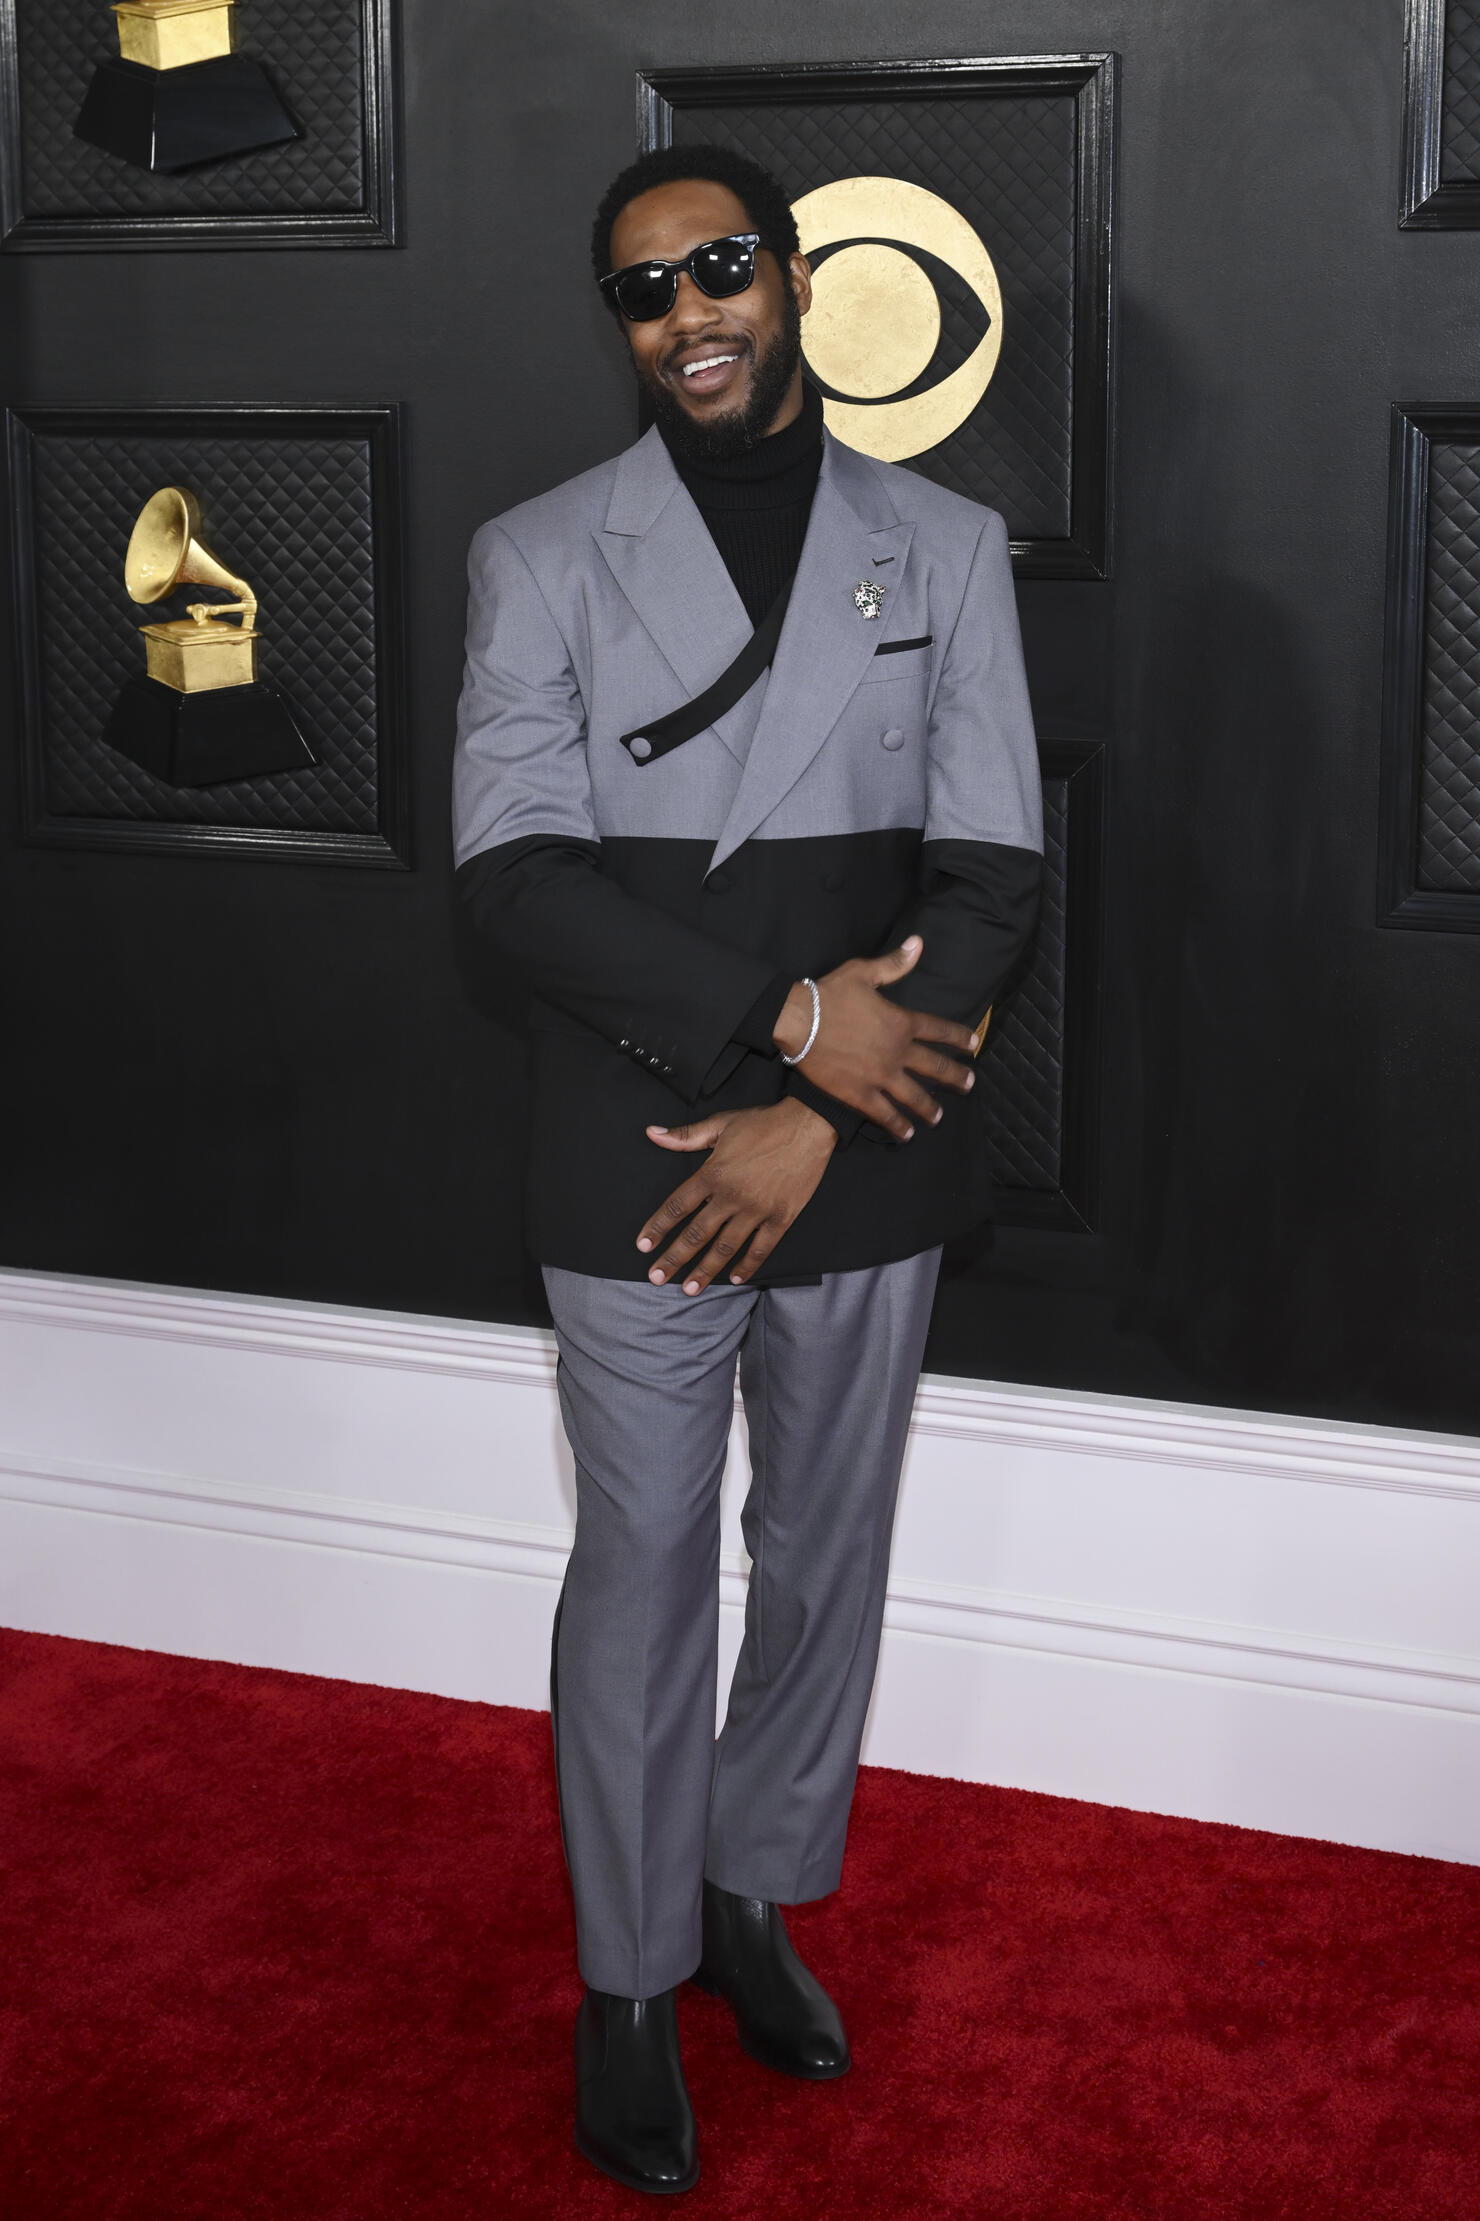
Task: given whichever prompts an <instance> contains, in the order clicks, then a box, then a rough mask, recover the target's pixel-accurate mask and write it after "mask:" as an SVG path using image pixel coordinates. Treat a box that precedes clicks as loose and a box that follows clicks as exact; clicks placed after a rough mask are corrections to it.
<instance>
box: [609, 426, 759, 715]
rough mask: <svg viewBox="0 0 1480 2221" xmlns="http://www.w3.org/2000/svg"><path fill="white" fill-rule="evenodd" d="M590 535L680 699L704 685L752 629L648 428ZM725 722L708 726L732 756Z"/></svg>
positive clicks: (701, 522)
mask: <svg viewBox="0 0 1480 2221" xmlns="http://www.w3.org/2000/svg"><path fill="white" fill-rule="evenodd" d="M596 541H597V545H598V546H599V547H600V549H601V552H602V555H603V556H604V557H605V559H606V563H607V567H608V569H609V570H610V571H611V574H612V576H613V578H614V579H615V580H616V582H617V584H618V585H619V586H620V587H621V589H622V592H623V593H624V594H625V595H626V597H627V599H628V601H629V602H630V603H631V604H632V607H633V609H634V610H635V612H636V614H637V616H638V617H639V619H640V620H641V622H642V624H643V627H644V629H645V630H646V631H647V632H648V633H649V634H650V636H651V638H652V639H653V641H654V642H655V644H656V646H657V647H658V649H659V651H660V653H661V654H662V656H663V658H664V660H665V661H666V662H667V663H668V664H670V665H671V666H672V669H673V671H674V674H675V676H676V677H677V678H678V680H679V682H680V683H681V685H682V686H683V688H684V689H685V698H686V699H689V698H692V696H694V695H695V694H698V693H701V692H702V691H703V689H704V688H705V687H707V686H710V685H712V684H713V682H714V680H715V679H717V678H718V677H719V675H720V673H721V671H723V670H725V669H727V668H728V666H729V665H730V664H731V663H732V662H733V661H734V659H735V657H736V656H737V655H738V654H739V653H740V650H741V649H742V648H743V647H744V645H745V643H746V641H747V640H748V639H749V638H750V635H751V633H752V631H753V630H754V627H753V626H752V624H751V622H750V619H749V618H748V617H747V616H746V614H745V605H744V603H743V602H742V601H741V599H740V596H739V595H738V594H737V593H736V591H735V588H734V585H733V583H732V581H731V578H730V574H729V572H728V571H727V570H726V569H725V564H724V558H723V557H722V556H721V554H720V552H719V550H718V548H717V547H716V546H715V544H714V542H713V540H712V539H711V538H710V535H709V529H708V527H707V525H706V524H705V522H704V519H703V518H702V517H701V516H700V514H699V512H698V510H697V509H696V508H695V506H694V503H693V501H692V500H691V498H690V496H689V493H688V490H687V488H686V487H685V486H684V483H683V481H682V479H681V478H680V477H679V475H678V472H677V471H676V470H675V469H674V467H673V463H672V461H671V459H670V457H669V454H668V450H667V449H666V448H665V447H664V445H663V443H662V441H661V439H660V438H659V436H658V434H657V432H656V431H652V432H649V433H648V434H647V435H646V437H645V438H643V439H641V440H639V441H638V443H637V445H636V446H635V447H630V448H628V450H627V452H626V454H625V455H623V456H622V458H621V461H620V463H619V464H618V468H617V481H616V485H615V486H614V488H613V490H612V498H611V502H610V504H609V506H608V509H607V515H606V522H605V524H604V525H603V527H602V529H601V530H600V531H599V532H598V533H597V534H596ZM660 707H661V708H666V709H672V708H675V707H677V705H676V704H674V703H666V704H663V705H658V704H655V705H654V707H653V711H652V714H653V716H655V717H656V716H657V715H659V713H660ZM737 707H738V705H737ZM730 714H733V713H730ZM728 723H729V717H728V716H727V717H724V718H721V719H720V721H719V724H718V725H717V726H716V727H715V730H716V731H717V732H718V733H719V735H720V738H721V739H722V740H723V741H724V742H725V744H726V746H727V747H729V748H730V749H731V753H732V754H735V755H736V756H743V750H741V749H739V748H737V747H735V746H734V744H733V743H732V741H731V739H730V737H729V734H728V733H727V732H726V729H725V728H726V726H727V724H728Z"/></svg>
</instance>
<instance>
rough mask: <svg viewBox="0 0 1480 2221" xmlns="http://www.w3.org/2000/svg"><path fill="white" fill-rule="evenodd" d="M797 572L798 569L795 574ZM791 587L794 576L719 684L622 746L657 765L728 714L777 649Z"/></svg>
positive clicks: (625, 737)
mask: <svg viewBox="0 0 1480 2221" xmlns="http://www.w3.org/2000/svg"><path fill="white" fill-rule="evenodd" d="M795 576H796V573H795V572H793V573H792V578H794V577H795ZM791 587H792V579H790V578H789V579H788V580H787V582H786V584H785V585H784V586H783V587H782V589H781V591H780V593H779V594H778V595H777V596H776V599H775V600H774V601H773V602H772V604H771V606H770V608H769V609H768V610H767V611H766V614H765V616H764V617H762V619H761V621H760V623H759V624H758V625H757V626H756V628H755V631H754V632H753V633H752V634H751V636H750V638H749V639H748V640H747V641H746V643H745V645H744V647H743V648H742V649H741V650H740V653H739V654H738V655H737V656H736V658H735V660H734V662H733V663H732V664H730V665H729V667H728V669H726V670H724V671H721V673H720V675H719V677H718V678H717V679H716V680H715V682H714V684H713V686H706V687H705V689H704V692H703V693H702V694H696V695H695V696H694V699H693V700H692V701H691V702H683V703H681V704H680V705H679V707H678V708H677V709H671V710H670V711H669V712H668V715H667V716H666V717H655V718H654V719H653V721H652V723H651V724H650V725H636V726H634V727H633V729H632V731H631V732H630V733H623V734H622V736H621V738H622V746H623V747H624V748H625V749H626V751H627V753H628V755H629V756H631V758H632V761H633V762H634V763H636V764H644V763H656V762H657V760H658V758H659V757H660V756H666V755H667V754H668V752H669V750H670V749H673V748H681V747H682V746H683V743H684V742H685V741H686V740H692V739H693V737H694V735H695V733H702V732H704V731H705V730H706V728H707V727H708V726H710V725H713V724H714V723H716V721H717V720H718V719H719V718H721V717H723V716H724V714H725V711H726V710H731V709H733V708H734V707H735V704H736V703H737V702H738V701H739V699H740V697H741V695H742V694H748V693H749V692H750V689H751V688H752V687H753V686H754V685H755V682H756V680H757V679H758V678H759V677H760V675H761V673H762V671H764V670H765V668H766V665H767V664H768V663H769V662H770V660H771V658H772V656H773V655H774V654H775V653H776V643H777V641H778V640H779V639H780V638H781V627H782V624H783V622H784V621H785V617H786V605H787V603H788V602H789V601H790V600H791Z"/></svg>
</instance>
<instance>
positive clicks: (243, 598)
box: [123, 486, 257, 626]
mask: <svg viewBox="0 0 1480 2221" xmlns="http://www.w3.org/2000/svg"><path fill="white" fill-rule="evenodd" d="M123 582H124V584H125V586H126V587H127V588H128V590H129V593H130V594H131V595H132V597H133V599H134V600H135V601H136V602H158V601H163V600H164V598H165V596H166V595H167V594H172V593H173V592H174V590H175V588H176V587H177V586H181V585H192V586H224V587H225V588H226V589H227V590H228V592H230V593H233V594H236V595H238V596H239V597H240V598H239V600H238V601H237V602H236V603H235V604H233V605H229V606H234V607H235V608H238V609H240V610H241V612H242V623H243V625H244V626H250V624H251V622H252V619H253V618H254V617H255V616H256V614H257V597H256V595H255V594H254V593H253V592H252V589H251V587H250V586H248V584H247V582H246V580H245V579H241V578H238V577H237V576H236V574H235V572H234V571H228V570H227V568H226V565H225V564H224V563H221V562H218V560H217V559H216V557H215V556H214V555H212V553H211V551H210V549H209V548H208V547H207V546H206V544H205V542H204V541H203V540H202V539H201V537H200V506H199V504H198V503H197V501H196V499H195V496H194V494H188V493H186V491H185V489H184V488H183V486H163V487H161V489H160V491H159V492H158V493H157V494H151V495H150V497H149V499H148V500H147V501H146V502H145V504H144V506H143V508H142V509H141V510H140V511H139V517H138V522H137V523H136V524H135V526H134V529H133V531H132V533H131V534H130V535H129V543H128V554H127V555H126V556H125V557H124V559H123ZM221 613H222V605H221V604H220V603H214V604H213V603H210V602H199V603H196V604H194V605H192V607H191V611H190V614H191V616H192V617H194V618H195V620H196V622H197V624H201V623H204V622H206V621H207V619H209V618H210V617H214V616H216V615H218V614H221Z"/></svg>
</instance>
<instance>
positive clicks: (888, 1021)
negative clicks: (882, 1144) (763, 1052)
mask: <svg viewBox="0 0 1480 2221" xmlns="http://www.w3.org/2000/svg"><path fill="white" fill-rule="evenodd" d="M924 946H925V944H924V942H923V941H922V940H921V938H920V936H919V934H918V933H912V934H911V935H910V937H909V939H908V940H906V941H904V942H902V943H901V944H900V946H899V947H898V948H897V949H891V950H890V951H889V953H888V955H887V956H854V957H850V958H849V960H848V962H847V963H846V964H840V965H839V966H838V968H837V970H836V971H835V972H829V973H828V974H827V975H826V977H825V978H823V979H820V980H819V981H818V982H817V991H818V993H819V995H820V996H821V998H822V1023H821V1025H820V1026H819V1027H818V1029H817V1039H816V1040H815V1041H814V1042H813V1044H812V1046H811V1048H810V1049H809V1050H808V1051H807V1054H806V1058H805V1060H804V1061H803V1063H802V1064H801V1066H800V1067H799V1069H800V1070H801V1071H803V1072H805V1073H806V1075H807V1077H808V1079H809V1080H811V1082H812V1084H813V1085H814V1087H820V1088H821V1089H822V1090H823V1092H824V1093H825V1094H828V1095H832V1096H834V1097H836V1099H837V1101H838V1102H840V1103H847V1104H848V1105H849V1106H850V1107H851V1108H852V1109H853V1110H856V1111H862V1113H863V1115H864V1116H865V1118H871V1119H872V1120H873V1121H874V1124H875V1125H876V1126H882V1127H883V1128H884V1130H885V1132H886V1133H890V1134H892V1135H893V1136H894V1138H895V1140H896V1141H908V1140H909V1139H910V1137H911V1135H912V1134H913V1133H914V1130H915V1129H914V1127H913V1125H912V1124H911V1123H910V1118H909V1117H908V1116H907V1115H906V1114H907V1113H913V1114H914V1116H915V1117H916V1118H921V1119H923V1120H924V1121H925V1123H926V1124H927V1125H930V1126H934V1125H938V1124H939V1122H940V1118H941V1107H940V1105H939V1103H937V1102H936V1100H935V1098H934V1097H933V1096H932V1095H930V1094H928V1093H927V1091H926V1090H925V1088H923V1087H922V1086H921V1085H920V1082H921V1081H922V1080H929V1081H930V1083H931V1085H932V1086H934V1087H946V1088H952V1089H954V1090H955V1092H956V1093H957V1094H958V1095H964V1094H966V1092H967V1091H968V1089H969V1088H970V1087H971V1085H972V1083H973V1081H974V1079H975V1077H976V1075H975V1073H974V1072H973V1071H972V1069H971V1066H970V1065H969V1064H966V1063H963V1062H962V1061H961V1059H963V1058H965V1057H971V1056H974V1055H975V1054H976V1050H977V1046H978V1040H977V1036H976V1035H975V1034H973V1032H972V1031H971V1028H970V1027H969V1026H961V1025H957V1024H956V1023H955V1021H954V1020H953V1019H950V1018H931V1017H927V1016H926V1014H925V1013H924V1012H923V1011H920V1010H903V1009H901V1008H900V1006H899V1004H898V1003H893V1002H888V1001H886V1000H885V998H884V996H883V995H881V994H880V992H879V990H880V988H881V987H890V986H892V985H893V984H894V982H895V981H896V980H899V979H903V978H904V977H905V975H906V973H907V972H910V971H913V969H914V967H915V965H916V964H918V963H919V961H920V954H921V951H922V950H923V948H924ZM811 1027H812V997H811V995H810V994H809V993H808V991H807V989H806V988H805V987H803V986H802V985H800V983H799V984H798V985H797V986H795V987H793V989H792V991H791V993H790V994H789V995H788V996H787V998H786V1001H785V1003H784V1004H783V1006H782V1011H781V1016H780V1017H779V1018H778V1019H777V1021H776V1026H775V1031H774V1034H773V1036H772V1038H773V1039H774V1041H775V1043H776V1046H777V1048H778V1049H780V1050H781V1051H782V1053H783V1054H784V1055H786V1056H795V1055H796V1052H797V1051H798V1049H800V1048H801V1046H802V1043H803V1042H804V1041H805V1040H806V1038H807V1035H808V1033H809V1032H810V1031H811ZM952 1052H954V1054H953V1053H952Z"/></svg>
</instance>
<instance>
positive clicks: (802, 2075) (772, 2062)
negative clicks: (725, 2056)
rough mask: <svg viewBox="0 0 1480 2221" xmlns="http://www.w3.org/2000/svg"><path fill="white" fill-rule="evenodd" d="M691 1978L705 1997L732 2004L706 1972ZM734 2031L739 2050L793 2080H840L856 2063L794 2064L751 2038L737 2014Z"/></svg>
mask: <svg viewBox="0 0 1480 2221" xmlns="http://www.w3.org/2000/svg"><path fill="white" fill-rule="evenodd" d="M689 1980H690V1981H691V1982H692V1983H693V1985H694V1988H695V1989H696V1990H702V1991H703V1992H704V1995H705V1996H706V1997H718V1998H722V1999H724V2002H725V2003H726V2004H727V2005H728V2004H729V1999H728V1998H726V1997H725V1993H724V1991H723V1990H722V1989H721V1988H720V1986H719V1984H718V1983H717V1982H711V1981H710V1979H709V1977H708V1975H707V1974H706V1975H700V1974H691V1975H690V1976H689ZM730 2010H731V2012H734V2010H735V2009H734V2007H733V2006H730ZM735 2033H736V2035H737V2036H738V2037H739V2039H740V2049H741V2050H742V2051H743V2052H744V2053H745V2054H746V2056H747V2057H748V2058H750V2059H754V2060H755V2061H756V2062H757V2063H758V2064H759V2065H760V2066H762V2067H769V2068H770V2069H771V2071H772V2073H773V2074H784V2075H790V2076H791V2078H792V2080H793V2081H794V2082H837V2081H839V2080H841V2078H842V2077H843V2076H844V2075H845V2074H846V2073H847V2072H848V2070H849V2068H850V2067H851V2066H852V2064H853V2061H852V2060H851V2059H845V2060H844V2061H843V2064H842V2065H841V2067H798V2066H795V2065H794V2064H793V2063H792V2062H791V2061H789V2060H784V2059H780V2058H778V2057H777V2055H776V2054H775V2053H774V2052H772V2051H768V2050H767V2049H766V2047H765V2045H764V2044H760V2043H757V2042H755V2041H754V2039H753V2038H752V2037H750V2036H748V2035H747V2034H746V2032H745V2030H744V2029H743V2028H742V2027H741V2026H740V2021H739V2017H738V2015H737V2016H736V2020H735Z"/></svg>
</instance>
